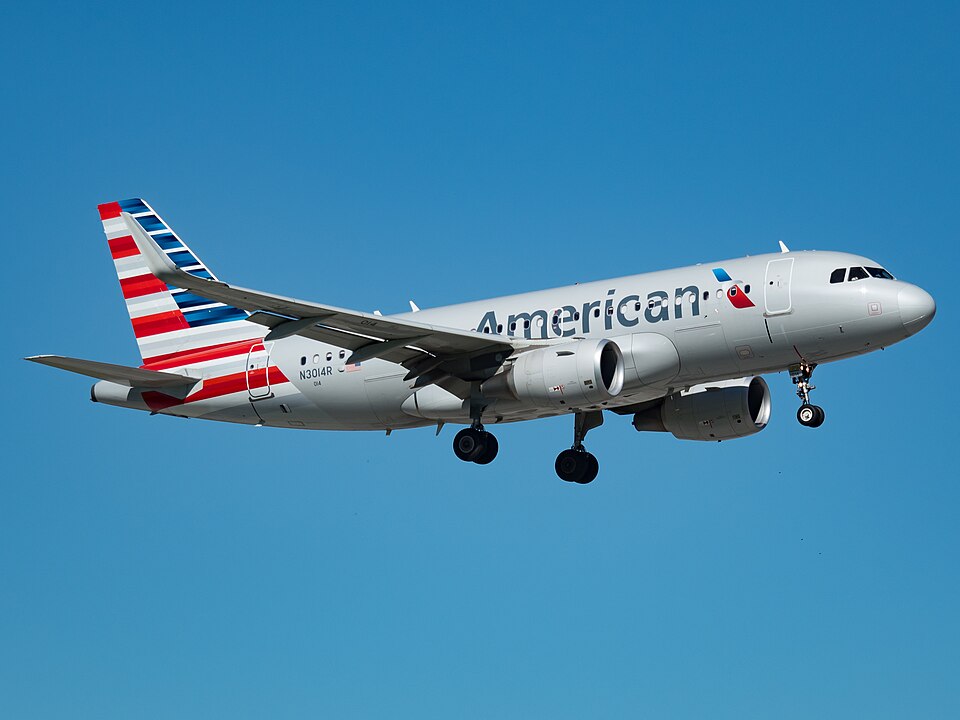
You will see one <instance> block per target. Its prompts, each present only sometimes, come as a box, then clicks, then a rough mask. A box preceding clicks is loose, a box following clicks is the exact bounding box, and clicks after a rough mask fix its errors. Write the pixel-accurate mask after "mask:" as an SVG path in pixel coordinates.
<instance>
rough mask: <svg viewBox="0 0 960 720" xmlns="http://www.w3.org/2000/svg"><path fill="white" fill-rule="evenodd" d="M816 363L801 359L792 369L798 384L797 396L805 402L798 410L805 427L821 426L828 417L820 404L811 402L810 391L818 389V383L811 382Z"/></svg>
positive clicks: (791, 373) (791, 376)
mask: <svg viewBox="0 0 960 720" xmlns="http://www.w3.org/2000/svg"><path fill="white" fill-rule="evenodd" d="M815 367H816V365H811V364H810V363H808V362H807V361H806V360H801V361H800V364H799V365H797V366H796V367H795V368H792V369H791V370H790V379H791V380H793V384H794V385H796V386H797V397H799V398H800V401H801V402H802V403H803V404H802V405H801V406H800V409H799V410H797V421H798V422H799V423H800V424H801V425H803V426H804V427H814V428H815V427H820V426H821V425H823V421H824V419H825V418H826V413H824V412H823V408H822V407H820V406H819V405H811V404H810V393H811V392H812V391H813V390H816V389H817V386H816V385H811V384H810V378H811V377H813V369H814V368H815Z"/></svg>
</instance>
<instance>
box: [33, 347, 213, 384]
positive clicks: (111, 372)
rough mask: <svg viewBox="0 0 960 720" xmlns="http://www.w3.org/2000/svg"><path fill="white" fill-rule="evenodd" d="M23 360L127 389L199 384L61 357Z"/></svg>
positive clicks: (152, 372)
mask: <svg viewBox="0 0 960 720" xmlns="http://www.w3.org/2000/svg"><path fill="white" fill-rule="evenodd" d="M24 360H29V361H30V362H35V363H40V364H41V365H49V366H50V367H55V368H60V369H61V370H69V371H70V372H74V373H78V374H80V375H86V376H87V377H92V378H97V379H98V380H108V381H110V382H112V383H117V384H118V385H127V386H128V387H141V388H175V387H180V388H182V387H190V386H192V385H196V384H197V383H198V382H200V378H193V377H187V376H185V375H176V374H174V373H166V372H157V371H156V370H142V369H140V368H132V367H127V366H126V365H113V364H111V363H103V362H95V361H93V360H80V359H79V358H69V357H63V356H62V355H34V356H33V357H28V358H24Z"/></svg>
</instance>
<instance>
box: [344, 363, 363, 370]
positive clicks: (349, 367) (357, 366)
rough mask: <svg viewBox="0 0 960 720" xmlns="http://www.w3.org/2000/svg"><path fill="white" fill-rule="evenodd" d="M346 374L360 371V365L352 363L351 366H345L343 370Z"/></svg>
mask: <svg viewBox="0 0 960 720" xmlns="http://www.w3.org/2000/svg"><path fill="white" fill-rule="evenodd" d="M344 369H345V370H346V371H347V372H356V371H357V370H359V369H360V363H353V364H352V365H347V366H346V367H345V368H344Z"/></svg>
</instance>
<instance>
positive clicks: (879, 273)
mask: <svg viewBox="0 0 960 720" xmlns="http://www.w3.org/2000/svg"><path fill="white" fill-rule="evenodd" d="M867 272H868V273H870V274H871V275H873V277H875V278H880V279H881V280H893V279H894V277H893V275H891V274H890V273H888V272H887V271H886V270H884V269H883V268H878V267H868V268H867Z"/></svg>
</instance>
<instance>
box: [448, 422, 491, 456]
mask: <svg viewBox="0 0 960 720" xmlns="http://www.w3.org/2000/svg"><path fill="white" fill-rule="evenodd" d="M489 436H490V435H489V433H486V432H484V431H482V430H477V429H475V428H472V427H471V428H464V429H463V430H461V431H460V432H458V433H457V434H456V437H454V438H453V452H454V454H455V455H456V456H457V457H458V458H460V459H461V460H463V461H464V462H475V461H476V459H477V458H478V457H480V456H481V455H483V452H484V450H485V449H486V442H485V441H486V439H487V437H489ZM491 459H492V458H491Z"/></svg>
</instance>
